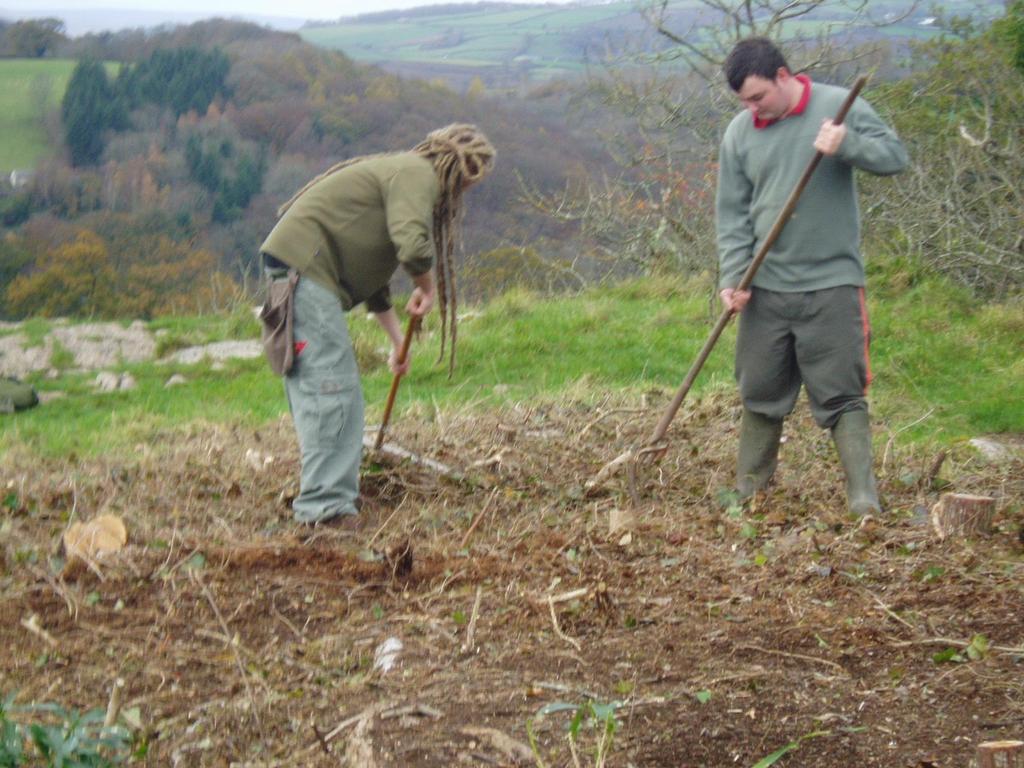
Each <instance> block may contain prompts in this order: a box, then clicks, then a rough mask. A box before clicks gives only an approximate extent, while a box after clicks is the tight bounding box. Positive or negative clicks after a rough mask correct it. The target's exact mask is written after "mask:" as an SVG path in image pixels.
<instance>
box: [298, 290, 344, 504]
mask: <svg viewBox="0 0 1024 768" xmlns="http://www.w3.org/2000/svg"><path fill="white" fill-rule="evenodd" d="M294 329H295V345H296V350H297V355H296V357H295V367H294V368H292V370H291V372H290V373H289V374H288V375H287V376H285V377H284V379H285V382H284V383H285V391H286V393H287V395H288V408H289V410H290V411H291V414H292V420H293V421H294V423H295V432H296V433H297V435H298V439H299V450H300V452H301V455H302V476H301V479H300V484H299V495H298V497H297V498H296V499H295V501H294V502H292V510H293V511H294V512H295V519H296V520H298V521H299V522H303V523H314V522H318V521H322V520H327V519H329V518H332V517H335V516H337V515H346V514H356V512H357V508H356V500H357V499H358V498H359V463H360V460H361V458H362V453H363V393H362V388H361V387H360V383H359V370H358V368H357V367H356V358H355V352H354V351H353V349H352V340H351V339H350V337H349V334H348V323H347V321H346V318H345V311H344V309H343V308H342V306H341V301H340V300H339V299H338V297H337V296H335V295H334V294H333V293H331V292H330V291H328V290H327V289H326V288H324V287H322V286H321V285H319V284H317V283H316V282H314V281H313V280H309V279H306V278H300V279H299V284H298V287H297V288H296V291H295V325H294Z"/></svg>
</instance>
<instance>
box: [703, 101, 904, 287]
mask: <svg viewBox="0 0 1024 768" xmlns="http://www.w3.org/2000/svg"><path fill="white" fill-rule="evenodd" d="M847 93H848V91H847V90H846V89H845V88H837V87H835V86H830V85H823V84H821V83H814V84H813V85H812V87H811V97H810V100H809V101H808V103H807V107H806V108H805V110H804V111H803V112H802V113H801V114H798V115H790V116H789V117H786V118H784V119H782V120H780V121H778V122H776V123H773V124H771V125H769V126H768V127H766V128H761V129H757V128H755V127H754V120H753V117H752V116H751V115H750V113H749V112H746V111H744V112H743V113H741V114H739V115H737V116H736V117H735V118H733V120H732V122H731V123H730V124H729V127H728V128H727V129H726V131H725V135H724V137H723V138H722V144H721V147H720V151H719V169H718V192H717V195H716V200H715V208H716V225H717V230H718V258H719V268H720V269H719V275H720V278H719V287H720V288H735V287H736V286H737V285H738V284H739V282H740V279H741V278H742V276H743V273H744V271H745V270H746V268H747V267H748V266H749V264H750V262H751V260H752V259H753V256H754V254H755V253H756V252H757V250H758V249H759V248H760V245H761V242H762V240H763V239H764V237H765V236H766V235H767V234H768V232H769V231H770V230H771V228H772V225H774V223H775V220H776V219H777V218H778V215H779V213H780V212H781V211H782V209H783V207H784V206H785V203H786V200H787V199H788V198H789V195H790V193H791V192H792V191H793V189H794V188H795V187H796V185H797V182H798V181H799V179H800V177H801V175H803V172H804V170H805V169H806V167H807V165H808V164H809V163H810V161H811V158H812V157H814V154H815V152H816V150H815V149H814V146H813V145H814V140H815V137H816V136H817V135H818V130H819V128H820V127H821V123H822V121H823V120H824V119H826V118H828V119H833V118H834V117H835V115H836V113H837V112H838V111H839V108H840V106H841V105H842V103H843V100H844V99H845V98H846V95H847ZM844 124H845V125H846V127H847V133H846V136H845V138H844V139H843V143H842V144H841V145H840V146H839V151H838V152H837V153H836V154H835V155H834V156H832V157H823V158H822V159H821V162H820V163H819V164H818V168H817V170H816V171H815V172H814V175H813V176H812V177H811V180H810V182H809V183H808V185H807V188H806V189H805V190H804V192H803V194H802V195H801V196H800V200H799V202H798V203H797V206H796V209H795V210H794V211H793V216H792V218H791V219H790V220H789V222H788V223H787V224H786V226H785V227H784V228H783V230H782V233H781V235H780V236H779V238H778V239H777V240H776V241H775V244H774V245H773V246H772V247H771V250H769V252H768V255H767V256H766V257H765V260H764V262H763V263H762V264H761V267H760V269H758V271H757V274H756V275H755V276H754V280H753V285H754V286H756V287H759V288H765V289H767V290H771V291H781V292H796V291H816V290H821V289H824V288H834V287H836V286H840V285H855V286H863V285H864V264H863V261H862V259H861V254H860V213H859V211H858V206H857V190H856V187H855V184H854V178H853V169H854V168H860V169H861V170H865V171H868V172H870V173H874V174H877V175H880V176H886V175H890V174H895V173H899V172H900V171H902V170H903V169H904V168H905V167H906V165H907V153H906V150H905V149H904V148H903V144H902V143H901V142H900V140H899V138H898V137H897V136H896V134H895V133H894V132H893V131H892V129H891V128H889V127H888V126H887V125H886V124H885V123H883V122H882V120H881V118H879V117H878V115H877V114H876V113H875V111H874V110H873V109H872V108H871V106H870V105H869V104H868V103H867V102H866V101H863V100H862V99H857V101H855V102H854V105H853V108H852V109H851V110H850V112H849V114H848V115H847V117H846V120H845V121H844Z"/></svg>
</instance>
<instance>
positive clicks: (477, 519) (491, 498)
mask: <svg viewBox="0 0 1024 768" xmlns="http://www.w3.org/2000/svg"><path fill="white" fill-rule="evenodd" d="M497 493H498V486H494V489H493V490H492V491H491V495H490V496H488V497H487V501H486V502H484V508H483V509H481V510H480V513H479V514H478V515H477V516H476V517H475V518H474V519H473V522H472V523H470V526H469V528H468V529H467V530H466V533H465V535H464V536H463V537H462V541H460V542H459V549H465V548H466V542H468V541H469V537H470V536H472V535H473V531H475V530H476V527H477V526H478V525H480V521H481V520H483V519H484V515H486V514H487V510H488V509H489V508H490V506H491V502H492V501H494V497H495V495H497Z"/></svg>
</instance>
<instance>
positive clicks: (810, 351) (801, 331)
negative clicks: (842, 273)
mask: <svg viewBox="0 0 1024 768" xmlns="http://www.w3.org/2000/svg"><path fill="white" fill-rule="evenodd" d="M870 339H871V332H870V328H869V326H868V316H867V310H866V308H865V305H864V289H863V288H858V287H857V286H853V285H843V286H839V287H837V288H826V289H823V290H820V291H806V292H801V293H780V292H776V291H766V290H764V289H762V288H754V289H753V291H752V293H751V297H750V301H749V302H748V304H747V306H746V308H745V309H744V310H743V311H742V312H741V313H740V319H739V334H738V336H737V339H736V380H737V382H739V389H740V396H741V397H742V399H743V405H744V407H745V408H747V409H748V410H750V411H753V412H754V413H758V414H760V415H762V416H767V417H768V418H771V419H781V418H783V417H785V416H787V415H789V413H790V412H792V410H793V406H794V405H795V404H796V399H797V395H799V394H800V385H801V384H803V385H804V386H805V387H806V388H807V399H808V400H809V401H810V405H811V414H812V415H813V416H814V420H815V421H816V422H817V423H818V425H819V426H821V427H823V428H826V429H829V428H831V427H833V426H835V424H836V422H837V421H838V420H839V417H840V416H841V415H842V414H843V413H845V412H846V411H856V410H867V407H868V404H867V398H866V393H867V388H868V384H869V383H870V381H871V368H870V364H869V360H868V345H869V343H870Z"/></svg>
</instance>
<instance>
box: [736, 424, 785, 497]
mask: <svg viewBox="0 0 1024 768" xmlns="http://www.w3.org/2000/svg"><path fill="white" fill-rule="evenodd" d="M781 437H782V419H770V418H768V417H767V416H762V415H761V414H759V413H754V412H753V411H748V410H747V409H746V408H744V409H743V420H742V421H741V422H740V447H739V453H738V456H737V459H736V491H737V493H739V495H740V498H741V499H749V498H750V497H751V496H753V495H754V494H755V493H757V492H758V491H759V490H761V489H762V488H764V487H765V485H767V483H768V481H769V480H770V479H771V476H772V475H773V474H774V473H775V467H776V465H777V464H778V458H779V439H780V438H781Z"/></svg>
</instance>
